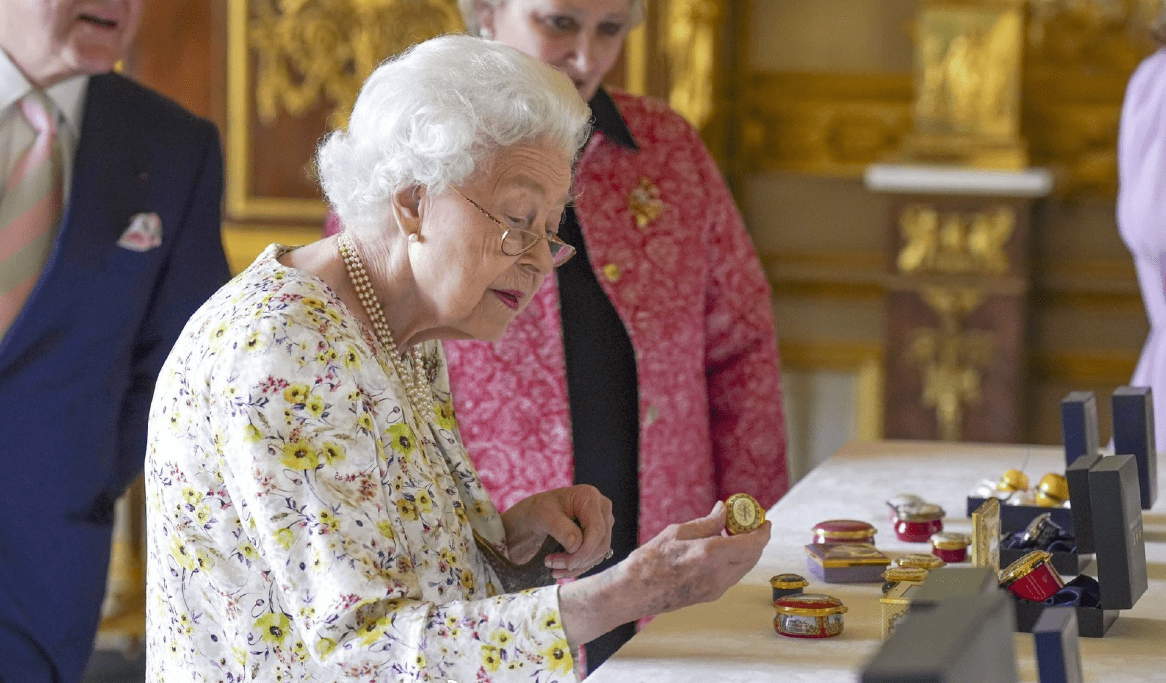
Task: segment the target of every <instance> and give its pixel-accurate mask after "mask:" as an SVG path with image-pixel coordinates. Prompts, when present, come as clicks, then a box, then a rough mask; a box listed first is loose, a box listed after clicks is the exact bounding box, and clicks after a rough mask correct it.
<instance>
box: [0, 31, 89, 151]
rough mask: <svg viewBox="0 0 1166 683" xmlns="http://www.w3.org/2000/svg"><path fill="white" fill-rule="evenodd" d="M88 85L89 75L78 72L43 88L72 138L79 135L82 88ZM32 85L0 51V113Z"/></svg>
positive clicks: (83, 95) (82, 110) (83, 106)
mask: <svg viewBox="0 0 1166 683" xmlns="http://www.w3.org/2000/svg"><path fill="white" fill-rule="evenodd" d="M88 85H89V77H88V76H85V75H79V76H73V77H71V78H66V79H65V80H63V81H60V82H59V83H54V84H53V85H50V86H49V87H48V89H47V90H45V94H46V95H48V96H49V99H51V100H52V101H53V105H54V106H55V107H56V108H57V111H59V112H61V116H62V117H64V120H65V125H66V126H68V128H69V132H71V133H72V134H73V139H74V140H76V139H77V138H78V137H80V134H81V117H82V115H83V114H84V112H85V91H86V88H87V86H88ZM32 88H33V86H32V83H29V82H28V79H27V78H25V77H24V74H23V73H21V71H20V69H18V68H16V64H14V63H13V62H12V60H11V59H10V58H9V57H8V54H7V53H5V52H4V50H0V112H3V111H5V110H6V109H8V107H11V106H12V105H14V104H16V102H17V101H19V100H20V98H22V97H24V96H25V95H26V94H27V93H28V91H29V90H32Z"/></svg>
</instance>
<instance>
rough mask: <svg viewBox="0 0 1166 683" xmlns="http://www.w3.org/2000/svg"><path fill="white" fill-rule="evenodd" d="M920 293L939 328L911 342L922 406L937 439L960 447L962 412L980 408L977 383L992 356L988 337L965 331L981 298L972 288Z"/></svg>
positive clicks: (991, 340) (923, 330)
mask: <svg viewBox="0 0 1166 683" xmlns="http://www.w3.org/2000/svg"><path fill="white" fill-rule="evenodd" d="M919 293H920V296H922V298H923V300H924V301H926V302H927V305H928V306H930V307H931V309H932V310H934V311H935V312H936V314H937V315H938V316H939V321H940V324H939V327H938V328H935V329H928V328H920V329H917V330H915V333H914V338H913V339H912V340H911V348H910V352H911V355H912V356H913V357H914V358H915V361H916V363H918V364H919V369H920V371H921V372H922V373H923V396H922V399H923V405H925V406H927V407H929V408H932V409H934V410H935V417H936V421H937V422H938V426H939V430H938V432H939V433H938V436H939V438H940V439H942V440H944V441H959V440H960V438H961V437H962V431H963V418H964V408H965V407H966V406H974V405H977V404H978V403H979V402H980V390H981V377H982V375H983V372H984V370H985V369H986V368H987V367H988V366H990V365H991V364H992V362H993V361H994V360H995V355H996V341H995V339H994V337H993V336H992V334H991V333H989V332H984V331H981V330H969V329H966V327H965V325H964V321H965V319H966V318H967V317H968V315H969V314H970V313H971V312H972V311H974V310H976V309H977V308H979V306H980V304H982V303H983V302H984V298H985V295H984V292H983V291H981V290H979V289H975V288H971V287H923V288H922V289H921V290H920V292H919Z"/></svg>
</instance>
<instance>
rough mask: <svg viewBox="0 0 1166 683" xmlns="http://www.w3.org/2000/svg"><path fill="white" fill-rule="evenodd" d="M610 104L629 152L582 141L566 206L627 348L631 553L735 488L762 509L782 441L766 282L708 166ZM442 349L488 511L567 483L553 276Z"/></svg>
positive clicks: (681, 125)
mask: <svg viewBox="0 0 1166 683" xmlns="http://www.w3.org/2000/svg"><path fill="white" fill-rule="evenodd" d="M611 96H612V98H613V99H614V101H615V103H616V106H617V107H618V108H619V111H620V113H621V114H622V116H623V118H624V120H625V122H626V123H627V126H628V129H629V130H630V132H631V134H632V136H633V137H634V138H635V140H636V143H637V145H638V146H639V150H638V151H637V150H633V149H628V148H626V147H623V146H620V145H617V144H615V143H614V142H612V141H611V140H608V139H605V137H604V135H603V133H601V132H599V131H596V132H595V133H594V134H593V136H592V138H591V140H590V142H589V143H588V145H587V147H586V148H585V150H584V152H583V154H582V157H581V159H580V162H579V165H578V171H577V175H576V179H575V190H576V192H577V193H578V200H577V202H576V211H577V214H578V218H579V223H580V227H581V229H582V231H583V234H584V235H585V238H586V240H587V247H588V251H589V255H590V258H591V265H592V267H593V268H594V269H595V272H596V275H597V277H598V278H599V282H600V284H601V285H602V287H603V288H604V291H605V292H606V293H607V296H608V297H609V298H610V299H611V301H612V302H613V303H614V305H615V309H616V311H617V313H618V314H619V316H620V318H621V319H622V320H623V321H624V324H625V325H626V326H627V329H628V333H629V336H630V337H631V343H632V346H633V348H634V350H635V356H636V370H637V374H638V381H639V391H640V466H639V467H640V520H639V536H640V542H641V543H643V542H644V541H646V540H648V539H650V538H652V537H653V536H655V535H656V534H657V533H659V532H660V531H661V530H662V529H663V528H664V527H665V526H667V525H668V524H671V523H674V522H683V521H687V520H690V519H693V518H695V517H699V516H702V515H705V514H707V513H708V511H709V510H710V509H711V508H712V506H713V503H714V502H716V500H717V499H718V498H720V499H724V498H725V497H727V496H729V495H731V494H733V493H736V492H739V491H744V492H748V493H751V494H752V495H753V496H754V497H755V498H757V500H758V501H760V502H761V504H762V505H764V506H765V507H766V508H768V507H769V506H771V505H772V504H773V503H774V502H776V501H777V499H778V498H780V497H781V495H782V494H784V493H785V491H786V489H787V488H788V485H789V482H788V475H787V471H786V460H785V447H786V433H785V423H784V420H783V413H782V404H781V379H780V376H779V374H778V373H779V368H778V355H777V341H776V334H775V331H774V324H773V314H772V309H771V304H770V292H769V285H768V282H767V280H766V278H765V275H764V273H763V272H762V269H761V264H760V262H759V260H758V258H757V255H756V253H755V252H754V250H753V246H752V243H751V242H750V240H749V236H748V234H747V233H746V232H745V228H744V226H743V224H742V222H741V217H740V215H739V214H738V213H737V209H736V207H735V206H734V204H733V200H732V197H731V196H730V194H729V191H728V188H727V187H726V186H725V183H724V181H723V179H722V177H721V174H720V172H719V170H718V169H717V166H716V164H715V163H714V162H713V160H712V158H711V157H710V156H709V154H708V151H707V150H706V149H705V147H704V145H703V143H702V142H701V140H700V137H699V136H698V135H697V133H696V131H695V130H694V129H693V128H692V127H691V126H690V125H689V124H688V123H687V122H686V121H685V120H684V119H683V118H681V117H680V116H679V115H677V114H676V113H675V112H673V111H672V110H671V109H669V108H668V106H667V105H665V104H664V103H662V102H659V101H657V100H653V99H650V98H645V97H636V96H632V95H628V94H626V93H621V92H618V91H616V92H612V93H611ZM637 188H639V189H637ZM657 209H659V210H660V211H659V213H658V215H655V217H652V215H653V214H654V212H655V211H656V210H657ZM637 214H639V215H640V216H641V217H642V218H646V219H647V220H646V222H644V223H643V225H638V222H637V218H636V217H637ZM445 350H446V355H447V358H448V362H449V373H450V382H451V385H452V387H453V396H454V401H455V409H456V412H457V417H458V421H459V424H460V427H461V436H462V439H463V440H464V442H465V445H466V448H467V449H468V450H469V453H470V456H471V458H472V459H473V461H474V464H475V466H476V467H477V468H478V472H479V473H480V475H481V477H482V480H483V481H484V482H485V484H486V488H487V489H488V490H489V491H490V494H491V496H492V497H493V499H494V502H495V503H496V505H497V506H498V508H499V509H506V508H508V507H510V506H511V505H513V504H514V503H516V502H518V501H519V500H521V499H523V498H525V497H527V496H529V495H532V494H534V493H538V492H540V491H545V490H547V489H549V488H554V487H559V486H570V485H571V484H572V483H573V481H572V479H573V472H574V463H573V461H572V443H571V424H570V411H569V408H568V405H567V377H566V366H565V352H564V349H563V332H562V325H561V321H560V317H559V301H558V285H557V282H556V281H555V278H554V276H553V275H552V276H551V277H548V278H547V281H546V283H545V284H544V286H543V287H542V289H541V290H539V292H538V293H537V294H536V295H535V297H534V300H533V301H532V302H531V303H530V305H529V307H528V308H527V310H525V311H523V313H522V314H521V315H519V316H518V318H517V319H516V320H515V321H514V322H513V323H512V324H511V325H510V328H509V329H508V330H507V333H506V336H505V338H504V339H503V340H502V341H500V342H497V343H493V344H491V343H485V342H446V343H445Z"/></svg>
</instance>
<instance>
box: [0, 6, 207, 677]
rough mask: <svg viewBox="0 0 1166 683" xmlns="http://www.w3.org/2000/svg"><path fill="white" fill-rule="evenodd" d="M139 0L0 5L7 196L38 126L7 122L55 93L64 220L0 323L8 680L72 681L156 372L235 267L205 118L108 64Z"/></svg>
mask: <svg viewBox="0 0 1166 683" xmlns="http://www.w3.org/2000/svg"><path fill="white" fill-rule="evenodd" d="M143 2H144V0H0V193H3V192H7V193H9V194H15V192H8V191H9V190H10V188H9V187H8V180H9V178H6V177H5V173H10V172H11V169H12V168H13V167H14V165H15V164H16V162H15V161H14V159H16V158H17V157H18V154H19V152H20V150H18V149H16V147H17V146H18V144H17V142H16V141H17V140H19V139H20V138H19V136H20V135H24V136H25V138H28V137H30V135H32V134H31V133H29V132H28V131H27V130H26V129H21V130H20V131H19V132H15V131H17V129H18V128H19V126H27V124H25V123H24V119H22V120H21V121H19V122H18V121H17V120H16V117H18V116H20V115H21V112H22V111H25V110H24V109H20V107H18V103H20V102H21V101H22V100H23V98H25V96H26V95H27V93H28V92H29V91H30V90H39V91H41V94H42V95H43V100H38V101H47V102H51V105H52V106H51V107H49V108H48V109H49V110H51V111H52V115H53V117H54V118H55V121H56V130H57V133H58V140H57V143H56V144H59V145H60V150H61V152H60V153H59V154H58V156H57V158H60V159H61V160H62V162H63V163H62V164H61V166H63V168H61V173H62V174H63V179H61V180H58V181H57V184H56V187H58V188H59V189H60V190H61V192H60V194H61V206H60V207H59V220H55V219H54V220H46V221H44V223H45V224H46V225H48V224H52V225H53V230H51V231H48V232H47V233H45V234H46V235H47V236H46V237H45V242H44V244H45V245H46V246H45V249H44V254H43V256H41V257H39V258H37V259H35V260H34V265H36V266H37V268H38V270H35V271H33V272H32V274H31V275H30V276H29V277H27V278H25V280H24V282H26V283H27V287H26V289H27V296H26V298H25V296H24V293H23V292H22V293H21V301H22V303H20V304H19V305H18V306H17V307H16V308H15V309H13V310H14V317H13V319H12V320H11V321H10V322H9V324H8V325H7V329H2V328H0V426H2V427H3V429H2V430H0V681H3V682H4V683H23V682H24V681H30V682H40V681H46V682H49V681H52V682H56V681H62V682H64V683H75V682H76V681H78V680H79V679H80V678H81V676H82V674H83V672H84V669H85V665H86V662H87V661H88V658H89V655H90V652H91V650H92V647H93V640H94V636H95V633H96V630H97V625H98V618H99V613H100V607H101V602H102V597H103V594H104V589H105V583H106V572H107V566H108V563H109V550H110V541H111V525H112V524H111V523H112V521H113V519H112V518H113V504H114V501H115V499H116V498H117V497H118V496H119V495H120V494H121V493H122V492H123V491H124V490H125V488H126V487H127V486H128V485H129V484H130V483H131V482H132V480H133V479H134V478H135V477H136V476H137V474H138V473H139V471H140V470H141V467H142V462H143V457H144V449H145V441H146V416H147V412H148V409H149V403H150V398H151V395H152V393H153V389H154V381H155V377H156V376H157V373H158V370H159V368H160V367H161V364H162V361H163V360H164V359H165V357H166V355H167V353H169V350H170V347H171V345H172V344H173V343H174V341H175V339H176V338H177V336H178V333H179V332H180V330H181V329H182V326H183V325H184V324H185V322H186V320H187V318H188V317H189V316H190V314H191V313H193V312H194V310H195V309H196V308H197V307H198V306H199V305H200V304H202V302H203V301H204V300H205V299H206V298H207V297H209V296H210V294H211V293H213V292H214V290H215V289H217V288H218V287H219V286H220V285H221V284H222V283H223V282H225V281H226V279H227V276H228V271H227V263H226V259H225V257H224V255H223V248H222V241H221V237H220V232H219V229H220V201H221V195H222V155H221V152H220V149H219V139H218V134H217V132H216V130H215V128H214V126H213V125H212V124H210V123H209V122H207V121H203V120H201V119H198V118H195V117H194V116H192V115H191V114H189V113H188V112H186V111H185V110H183V109H182V108H181V107H179V106H178V105H176V104H174V103H172V102H170V101H168V100H166V99H164V98H162V97H161V96H159V95H157V94H155V93H153V92H151V91H149V90H146V89H145V88H143V87H141V86H139V85H137V84H135V83H133V82H131V81H130V80H127V79H125V78H123V77H121V76H118V75H115V74H111V73H108V72H109V71H110V70H111V69H112V67H113V65H114V64H115V63H116V62H117V61H118V60H119V59H121V58H122V56H123V55H124V54H125V53H126V50H127V48H128V47H129V45H130V42H131V41H132V40H133V37H134V33H135V31H136V30H137V26H138V23H139V19H140V16H141V11H142V4H143ZM34 97H35V95H34ZM21 106H23V105H21ZM27 118H28V117H27V115H26V116H25V119H27ZM26 147H27V146H26ZM53 177H56V178H60V177H61V176H53ZM9 199H11V198H10V197H6V196H3V195H0V207H3V205H4V202H5V201H8V200H9ZM11 224H14V223H10V225H11ZM3 229H4V225H0V230H3ZM0 234H2V233H0ZM5 239H9V241H10V243H11V242H12V241H14V240H15V239H16V238H5ZM0 242H2V241H0ZM2 246H3V245H2V243H0V247H2ZM9 247H12V245H11V244H10V245H9ZM14 250H15V247H12V248H8V249H6V251H7V252H12V251H14ZM4 263H7V262H0V268H4V269H9V266H7V265H3V264H4ZM42 264H43V265H42ZM14 269H15V266H13V267H12V268H11V269H10V272H14ZM2 276H3V273H0V279H2ZM2 294H3V291H2V290H0V295H2Z"/></svg>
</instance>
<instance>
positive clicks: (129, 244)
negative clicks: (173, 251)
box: [117, 213, 162, 251]
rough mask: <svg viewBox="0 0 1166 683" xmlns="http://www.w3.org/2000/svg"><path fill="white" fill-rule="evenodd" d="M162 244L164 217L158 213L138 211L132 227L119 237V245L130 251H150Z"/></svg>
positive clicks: (132, 219)
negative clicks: (159, 216)
mask: <svg viewBox="0 0 1166 683" xmlns="http://www.w3.org/2000/svg"><path fill="white" fill-rule="evenodd" d="M159 244H162V219H161V218H158V214H156V213H136V214H134V215H133V217H131V218H130V227H128V228H126V231H125V232H123V233H122V234H121V237H119V238H118V239H117V246H119V247H122V248H123V249H129V250H130V251H149V250H151V249H153V248H154V247H156V246H158V245H159Z"/></svg>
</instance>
